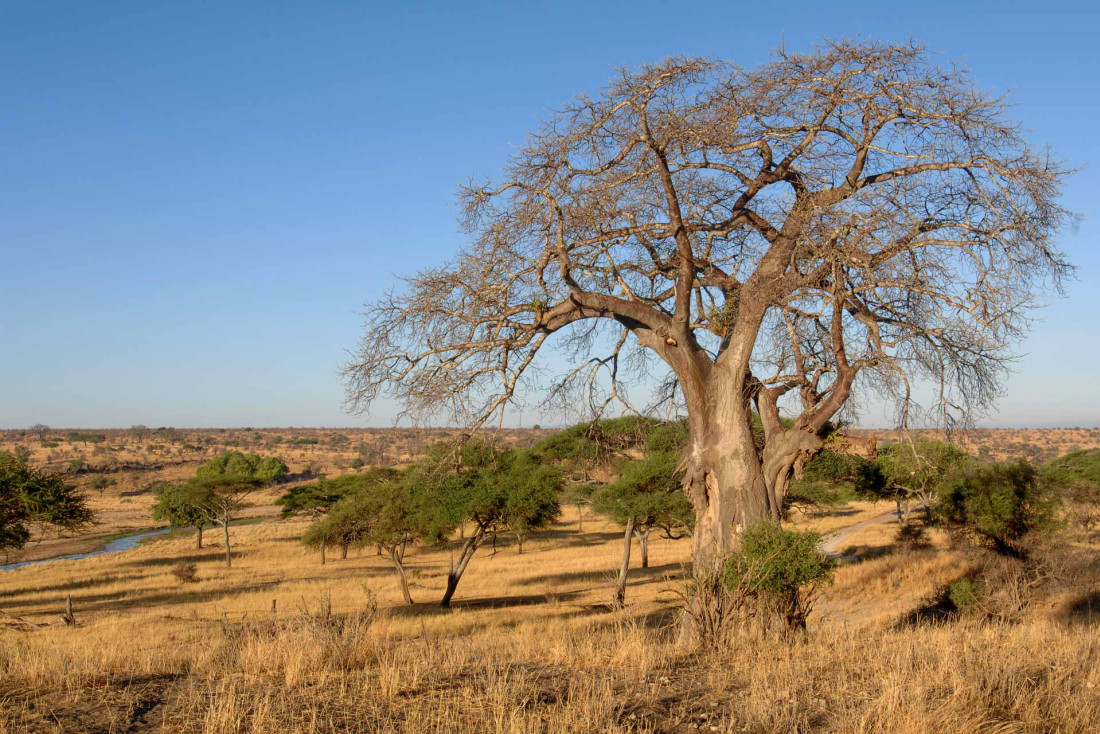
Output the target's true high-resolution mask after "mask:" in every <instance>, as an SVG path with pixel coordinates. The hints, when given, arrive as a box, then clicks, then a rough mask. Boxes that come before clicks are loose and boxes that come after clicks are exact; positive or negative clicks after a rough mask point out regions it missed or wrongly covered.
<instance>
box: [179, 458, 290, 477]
mask: <svg viewBox="0 0 1100 734" xmlns="http://www.w3.org/2000/svg"><path fill="white" fill-rule="evenodd" d="M289 471H290V470H289V469H288V468H287V465H286V464H284V463H283V462H282V460H281V459H279V458H278V457H275V456H259V455H257V454H244V453H241V452H240V451H225V452H223V453H221V454H218V455H217V456H215V457H214V458H213V459H210V460H209V461H207V462H206V463H205V464H203V465H202V466H200V467H199V468H198V469H197V470H196V471H195V476H196V477H199V478H204V479H212V478H216V477H234V478H239V479H255V480H256V481H259V482H263V483H265V484H270V483H271V482H277V481H279V480H280V479H282V478H283V477H285V476H286V475H287V473H288V472H289Z"/></svg>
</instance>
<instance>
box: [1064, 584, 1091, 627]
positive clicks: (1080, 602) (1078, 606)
mask: <svg viewBox="0 0 1100 734" xmlns="http://www.w3.org/2000/svg"><path fill="white" fill-rule="evenodd" d="M1063 619H1064V620H1065V621H1066V622H1069V623H1070V624H1085V625H1089V626H1093V625H1100V591H1092V592H1087V593H1084V594H1082V595H1081V596H1079V597H1077V598H1076V599H1074V600H1073V601H1071V602H1070V603H1069V604H1068V605H1067V606H1066V608H1065V612H1064V613H1063Z"/></svg>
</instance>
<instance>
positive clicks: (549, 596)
mask: <svg viewBox="0 0 1100 734" xmlns="http://www.w3.org/2000/svg"><path fill="white" fill-rule="evenodd" d="M580 594H581V592H579V591H566V592H560V593H555V592H548V593H545V594H519V595H515V596H483V597H474V598H469V599H460V598H455V599H453V600H451V606H450V608H444V607H441V606H439V602H438V601H430V602H426V601H425V602H416V603H415V604H404V605H401V606H396V607H390V608H389V609H388V610H387V611H389V612H390V613H391V614H395V615H397V616H406V617H420V616H429V617H430V616H440V615H444V614H452V613H453V612H454V611H455V610H458V609H465V610H479V609H510V608H514V607H527V606H537V605H539V604H557V603H560V602H567V601H571V600H573V599H575V598H576V597H577V596H579V595H580ZM583 613H584V612H583V610H577V611H575V612H568V613H566V614H565V615H564V616H577V615H579V614H583ZM559 616H562V615H559Z"/></svg>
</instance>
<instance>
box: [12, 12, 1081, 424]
mask: <svg viewBox="0 0 1100 734" xmlns="http://www.w3.org/2000/svg"><path fill="white" fill-rule="evenodd" d="M1098 21H1100V10H1097V9H1096V8H1095V6H1092V5H1091V4H1088V3H1084V2H1081V3H1063V2H1057V1H1054V2H1044V3H1034V2H1027V3H1024V2H972V3H967V2H940V1H939V0H932V1H929V2H920V3H905V4H897V5H890V4H888V3H883V2H866V3H863V2H830V3H823V2H814V3H810V2H807V3H801V4H800V3H797V2H789V3H784V4H779V5H776V4H773V3H741V2H733V1H730V0H727V1H726V2H716V3H707V2H693V3H674V2H630V3H599V4H595V3H587V2H580V3H552V2H540V3H518V2H517V3H508V4H489V3H480V4H476V5H475V4H473V3H466V4H459V3H446V4H444V3H438V4H433V3H415V2H407V3H373V4H371V3H351V2H349V3H334V2H323V3H278V2H264V3H245V2H225V3H150V2H115V3H76V2H71V3H58V2H48V1H47V2H35V3H8V4H6V5H5V6H4V9H3V10H0V64H2V66H3V68H4V70H5V72H4V74H3V75H0V100H2V107H0V109H2V110H3V112H2V113H0V427H22V426H26V425H29V424H31V423H35V422H44V423H48V424H50V425H53V426H58V427H60V426H103V427H108V426H128V425H131V424H134V423H146V424H149V425H157V426H159V425H175V426H241V425H252V426H265V425H283V426H287V425H296V426H305V425H323V426H335V425H347V426H355V425H387V424H388V423H389V421H390V419H391V416H392V410H391V408H390V406H387V405H380V406H378V407H377V409H376V410H375V411H373V413H372V415H371V416H369V417H354V416H348V415H346V414H344V413H343V412H342V411H341V408H340V405H341V400H342V387H341V385H340V382H339V379H338V376H337V374H336V370H337V367H338V365H339V364H340V363H341V362H342V361H343V359H344V356H345V353H344V350H346V349H350V348H353V347H354V346H355V343H356V341H357V339H358V335H359V324H360V318H359V316H358V315H357V312H358V310H359V309H360V308H361V306H362V304H363V303H365V302H367V301H369V300H371V299H373V298H375V297H377V296H378V295H380V294H381V293H382V291H383V290H384V289H385V287H386V286H387V285H388V284H389V283H390V282H391V280H392V276H393V275H394V274H411V273H413V272H414V271H415V270H416V269H418V268H420V267H422V266H424V265H428V264H433V263H437V262H439V261H441V260H443V259H445V258H447V257H448V256H449V255H450V254H452V253H453V252H454V251H455V249H456V248H457V247H458V246H459V244H460V243H461V237H460V235H459V233H458V231H457V226H456V224H455V213H456V212H455V207H454V200H455V190H456V186H457V185H458V184H459V183H462V182H464V181H466V180H467V179H469V178H470V177H475V178H483V177H485V176H493V175H495V174H496V173H497V171H498V170H499V168H500V167H501V165H502V164H503V163H504V162H505V160H506V158H507V156H508V155H509V152H510V151H511V150H512V149H513V147H514V146H516V145H518V144H521V143H522V142H523V140H524V137H525V136H526V135H527V133H528V132H530V131H531V130H533V129H535V128H536V126H537V121H538V119H539V117H540V115H542V114H544V113H545V112H546V111H547V110H548V109H549V108H552V107H555V106H557V105H560V104H561V103H563V102H565V101H567V100H568V99H569V98H570V97H571V96H572V95H574V94H577V93H579V92H584V91H588V92H594V91H596V90H598V89H599V88H600V87H601V86H602V84H603V83H604V82H605V81H606V80H607V79H608V78H609V77H610V76H611V73H612V69H613V68H614V67H617V66H622V65H626V66H635V65H637V64H640V63H642V62H645V61H655V60H659V59H661V58H663V57H665V56H667V55H669V54H681V53H682V54H703V55H715V56H719V57H723V58H728V59H733V60H736V61H738V62H740V63H741V64H743V65H755V64H757V63H759V62H761V61H763V60H765V59H766V58H767V56H768V54H769V52H770V51H771V49H773V48H774V47H775V46H776V45H777V44H779V43H780V42H784V43H785V44H786V45H787V47H788V48H791V49H797V50H802V49H806V48H808V47H809V46H810V44H811V43H812V42H813V41H814V40H815V39H818V38H820V37H822V36H841V35H845V36H861V37H869V38H875V39H883V40H898V41H904V40H906V39H908V38H909V37H911V36H912V37H915V38H918V39H921V40H923V41H925V42H926V43H927V44H928V45H930V46H931V47H932V48H934V49H936V50H938V51H940V52H942V57H943V59H944V60H945V61H948V60H954V59H959V60H963V61H964V62H966V64H967V65H968V66H969V67H970V68H971V69H972V71H973V73H974V76H975V78H976V80H977V81H978V83H979V84H980V85H982V86H983V87H985V88H987V89H994V90H1008V91H1011V99H1012V100H1013V102H1014V103H1015V104H1016V116H1017V117H1018V119H1020V120H1022V121H1023V122H1024V123H1025V125H1026V126H1027V127H1028V128H1029V129H1030V130H1031V131H1032V132H1031V134H1032V136H1033V138H1034V140H1035V141H1036V142H1041V143H1050V144H1051V145H1053V146H1054V148H1055V150H1056V151H1057V152H1058V154H1059V155H1060V156H1061V157H1063V158H1065V159H1066V160H1068V161H1070V162H1071V163H1072V164H1074V165H1077V166H1083V167H1084V168H1083V170H1082V171H1081V172H1080V173H1079V174H1078V175H1076V176H1075V177H1074V178H1073V179H1072V180H1071V182H1070V185H1069V188H1068V190H1067V192H1066V199H1065V202H1066V204H1067V205H1068V206H1069V207H1070V208H1072V209H1074V210H1076V211H1078V212H1080V213H1081V214H1083V215H1084V217H1085V219H1084V221H1083V222H1082V223H1081V225H1080V226H1079V227H1077V228H1076V229H1075V230H1074V231H1068V232H1066V233H1065V236H1064V238H1063V248H1064V250H1065V251H1066V252H1067V253H1068V254H1069V256H1070V257H1071V259H1072V260H1073V261H1074V262H1075V263H1076V264H1077V265H1078V266H1079V267H1080V272H1079V279H1078V281H1076V282H1074V283H1071V284H1070V285H1069V289H1068V291H1069V298H1068V299H1066V300H1058V301H1056V302H1054V303H1053V305H1052V306H1051V307H1049V308H1047V309H1045V310H1044V311H1042V312H1040V313H1039V314H1038V315H1039V317H1040V319H1041V321H1040V322H1039V323H1037V324H1036V326H1035V330H1034V332H1033V334H1032V336H1031V337H1030V338H1029V339H1028V340H1027V341H1026V342H1025V343H1024V344H1022V345H1021V352H1023V353H1024V354H1025V356H1024V357H1023V359H1022V360H1021V361H1020V362H1019V363H1018V364H1017V365H1016V374H1015V376H1014V377H1013V378H1012V379H1011V381H1010V382H1009V384H1008V386H1007V388H1008V395H1007V397H1006V398H1005V399H1004V400H1003V401H1002V403H1001V405H1000V412H999V414H997V415H994V416H991V417H990V419H988V420H986V421H984V423H985V424H988V425H1005V426H1023V425H1027V426H1049V425H1089V426H1092V425H1100V380H1097V372H1098V370H1097V365H1098V364H1100V339H1098V336H1100V326H1098V325H1097V317H1098V316H1100V254H1098V248H1097V244H1098V243H1100V229H1098V226H1097V219H1096V217H1097V195H1096V192H1097V191H1098V190H1100V171H1098V170H1097V150H1098V148H1097V144H1096V133H1095V129H1096V126H1097V120H1098V118H1100V115H1098V114H1097V113H1098V112H1100V81H1098V79H1100V68H1098V67H1100V64H1098V61H1097V53H1096V44H1097V41H1096V37H1095V35H1096V30H1097V28H1098V27H1100V22H1098ZM522 420H523V421H524V423H525V424H527V425H530V424H531V423H533V422H537V421H538V420H539V419H538V416H535V415H533V414H525V415H524V416H523V418H522ZM864 420H865V422H866V423H868V424H883V423H884V422H885V421H886V418H885V417H884V416H883V415H882V411H881V410H874V409H871V410H869V411H868V413H867V414H866V415H865V416H864Z"/></svg>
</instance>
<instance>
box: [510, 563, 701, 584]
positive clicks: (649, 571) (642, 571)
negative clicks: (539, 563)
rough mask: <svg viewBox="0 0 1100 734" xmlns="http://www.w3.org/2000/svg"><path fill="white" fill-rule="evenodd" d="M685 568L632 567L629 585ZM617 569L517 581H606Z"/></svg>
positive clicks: (668, 565) (564, 582)
mask: <svg viewBox="0 0 1100 734" xmlns="http://www.w3.org/2000/svg"><path fill="white" fill-rule="evenodd" d="M684 568H685V566H682V565H681V564H679V563H665V564H663V565H660V566H650V567H649V568H638V567H632V568H631V569H630V573H629V574H628V575H627V582H626V583H627V587H628V588H629V586H630V585H631V584H633V583H635V582H636V581H649V580H652V579H653V578H655V577H663V576H666V575H668V574H669V573H672V574H674V575H675V576H676V577H679V575H680V572H681V571H682V570H683V569H684ZM616 571H617V569H614V568H611V567H610V566H609V567H608V568H607V570H604V571H564V572H562V573H546V574H539V575H537V576H527V577H526V578H524V579H521V580H519V581H518V582H516V584H517V585H518V586H538V585H542V584H573V583H583V582H599V581H606V580H608V579H609V577H610V576H611V575H612V574H614V573H615V572H616Z"/></svg>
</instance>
